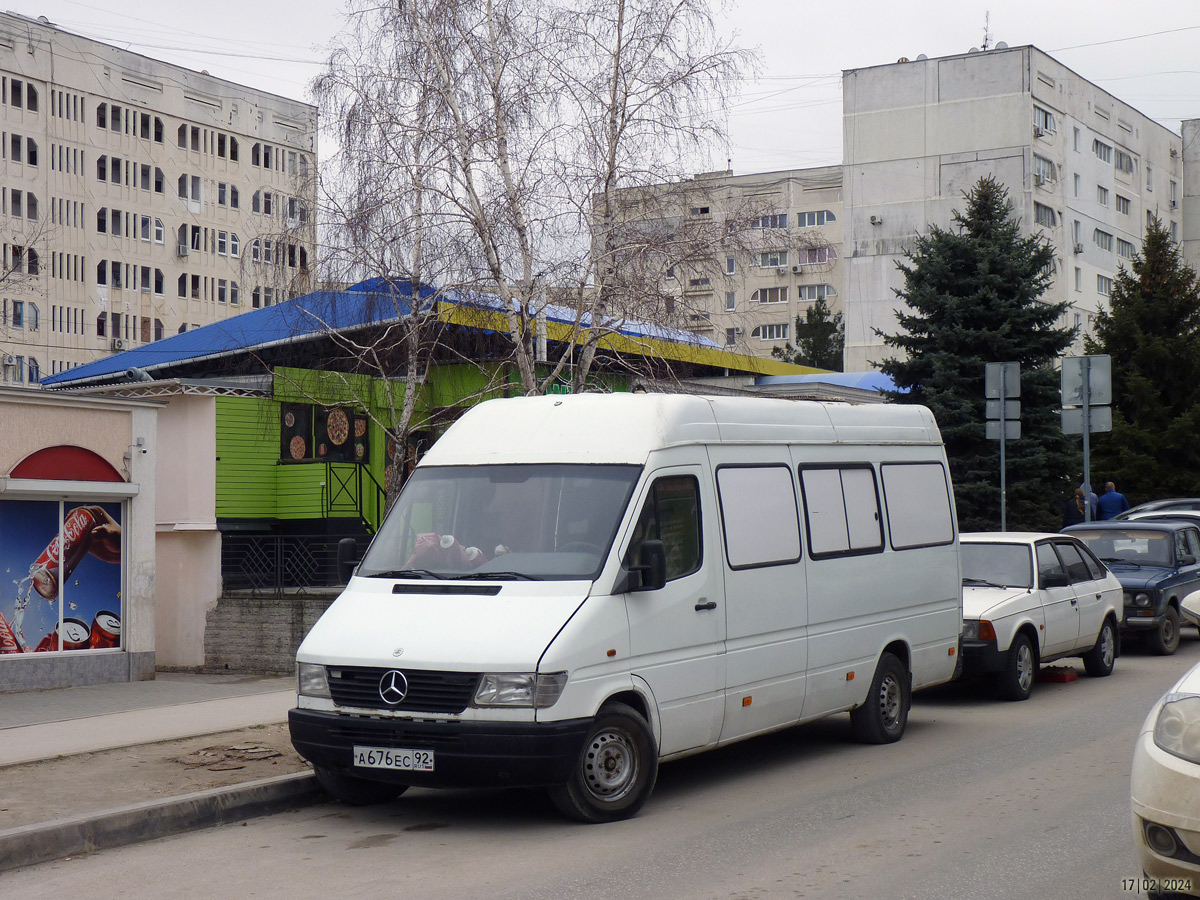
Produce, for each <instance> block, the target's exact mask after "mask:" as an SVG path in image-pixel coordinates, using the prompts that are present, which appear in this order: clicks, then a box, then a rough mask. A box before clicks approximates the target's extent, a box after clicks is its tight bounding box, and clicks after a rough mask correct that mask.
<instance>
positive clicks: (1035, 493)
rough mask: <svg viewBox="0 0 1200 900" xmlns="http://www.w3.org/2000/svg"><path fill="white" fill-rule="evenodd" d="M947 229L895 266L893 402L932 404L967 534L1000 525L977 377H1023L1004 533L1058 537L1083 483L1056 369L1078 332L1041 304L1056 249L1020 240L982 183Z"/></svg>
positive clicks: (994, 449) (1004, 208) (887, 369)
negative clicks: (1002, 366)
mask: <svg viewBox="0 0 1200 900" xmlns="http://www.w3.org/2000/svg"><path fill="white" fill-rule="evenodd" d="M964 199H965V201H966V212H965V213H959V212H958V211H957V210H955V211H954V213H953V217H952V218H953V227H952V228H949V229H943V228H940V227H937V226H931V227H930V229H929V233H928V234H926V235H922V236H920V237H918V238H917V239H916V244H915V247H914V249H913V250H911V251H910V252H908V253H907V254H906V258H907V262H906V263H904V262H901V263H897V266H898V268H899V269H900V270H901V271H902V272H903V273H904V287H903V288H901V289H898V290H897V291H896V296H897V297H898V298H899V299H900V300H901V301H903V303H904V308H902V309H898V310H897V311H896V318H897V321H898V322H899V324H900V327H901V331H900V332H899V333H897V334H894V335H888V334H884V333H883V332H879V331H877V333H878V334H879V335H880V336H881V337H883V338H884V342H885V343H886V344H887V345H888V346H891V347H895V348H896V349H898V350H901V351H903V353H904V356H902V357H893V358H889V359H887V360H885V361H884V362H883V363H882V365H881V366H880V368H881V369H882V371H883V372H884V373H885V374H887V375H889V376H891V378H892V380H893V381H894V382H895V383H896V386H897V390H896V391H895V392H893V393H891V395H890V399H891V400H893V401H894V402H900V403H920V404H923V405H925V406H928V407H929V408H930V409H931V410H932V411H933V414H934V416H935V417H936V419H937V423H938V426H939V427H940V429H941V432H942V438H943V440H944V441H945V444H946V453H947V456H948V457H949V460H950V472H951V476H952V478H953V481H954V496H955V501H956V505H957V507H958V518H959V524H960V527H961V529H962V530H963V531H985V530H996V529H999V527H1000V442H999V441H995V440H988V439H987V438H986V436H985V424H984V423H985V417H986V414H985V406H984V369H985V365H986V364H987V363H990V362H1017V363H1019V364H1020V367H1021V397H1020V403H1021V437H1020V439H1019V440H1016V441H1009V442H1007V444H1006V446H1005V456H1006V467H1005V468H1006V481H1007V491H1006V502H1007V525H1008V528H1009V529H1011V530H1022V529H1028V530H1037V531H1045V530H1049V531H1057V530H1058V529H1059V528H1060V527H1062V514H1061V510H1062V504H1063V502H1064V501H1065V500H1066V499H1067V498H1068V497H1069V496H1071V494H1072V491H1073V489H1074V486H1075V485H1076V484H1078V483H1079V478H1080V465H1079V460H1078V455H1079V454H1078V453H1077V452H1075V451H1074V450H1073V445H1072V444H1071V443H1070V442H1068V440H1067V438H1066V437H1065V436H1064V435H1063V433H1062V427H1061V423H1060V419H1059V413H1058V407H1059V376H1058V372H1057V371H1056V370H1055V368H1054V363H1055V361H1056V359H1057V358H1058V357H1059V356H1060V355H1061V354H1062V352H1063V351H1064V350H1065V349H1066V348H1067V347H1069V346H1070V344H1071V341H1072V339H1073V337H1074V330H1073V329H1065V328H1061V327H1058V325H1057V324H1056V323H1057V322H1058V320H1059V318H1060V317H1061V316H1062V315H1063V313H1064V311H1065V310H1066V308H1067V306H1068V304H1066V303H1045V302H1043V301H1042V300H1041V297H1042V294H1043V293H1044V292H1045V291H1046V289H1047V287H1049V285H1050V283H1051V275H1050V272H1051V269H1052V264H1053V261H1054V248H1053V247H1051V246H1050V244H1049V243H1048V242H1047V241H1046V240H1045V238H1043V237H1042V236H1041V235H1036V236H1026V235H1022V234H1021V228H1020V223H1019V221H1018V220H1017V219H1016V218H1014V216H1013V208H1012V203H1011V202H1009V199H1008V191H1007V190H1006V189H1005V188H1004V187H1003V186H1002V185H1001V184H999V183H998V182H997V181H996V180H995V179H994V178H992V177H990V176H989V177H986V178H983V179H981V180H980V181H979V182H978V183H977V184H976V185H975V187H974V188H973V189H972V190H971V191H970V192H969V193H966V194H965V195H964Z"/></svg>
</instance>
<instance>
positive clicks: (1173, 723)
mask: <svg viewBox="0 0 1200 900" xmlns="http://www.w3.org/2000/svg"><path fill="white" fill-rule="evenodd" d="M1130 797H1131V800H1132V803H1131V805H1132V807H1133V842H1134V844H1135V846H1136V847H1137V853H1138V859H1139V861H1140V862H1141V864H1142V872H1143V873H1144V878H1143V881H1142V883H1140V884H1139V885H1138V887H1139V888H1140V889H1141V890H1144V891H1146V893H1147V894H1148V895H1149V896H1150V897H1151V898H1156V897H1172V896H1180V895H1182V896H1189V897H1200V803H1197V798H1198V797H1200V664H1197V665H1195V666H1193V667H1192V669H1191V670H1190V671H1189V672H1188V673H1187V674H1186V675H1184V676H1183V677H1182V678H1181V679H1179V681H1177V682H1176V683H1175V686H1174V687H1172V688H1171V690H1169V691H1168V692H1167V693H1166V694H1164V695H1163V696H1162V698H1161V699H1160V700H1159V701H1158V702H1157V703H1156V704H1154V708H1153V709H1152V710H1150V715H1149V716H1147V717H1146V721H1145V723H1144V724H1143V725H1142V730H1141V733H1140V734H1139V735H1138V739H1137V743H1136V744H1135V745H1134V748H1133V773H1132V778H1131V779H1130Z"/></svg>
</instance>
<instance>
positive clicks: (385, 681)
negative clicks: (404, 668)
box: [379, 669, 408, 706]
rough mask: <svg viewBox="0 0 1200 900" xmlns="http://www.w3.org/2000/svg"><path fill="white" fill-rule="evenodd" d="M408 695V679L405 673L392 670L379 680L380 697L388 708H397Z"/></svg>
mask: <svg viewBox="0 0 1200 900" xmlns="http://www.w3.org/2000/svg"><path fill="white" fill-rule="evenodd" d="M407 693H408V679H407V678H405V677H404V673H403V672H398V671H397V670H395V669H390V670H388V671H387V672H384V673H383V677H382V678H380V679H379V696H380V698H381V699H382V700H383V702H384V703H386V704H387V705H388V706H395V705H396V704H397V703H400V702H401V701H402V700H404V696H405V694H407Z"/></svg>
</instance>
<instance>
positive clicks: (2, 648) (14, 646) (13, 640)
mask: <svg viewBox="0 0 1200 900" xmlns="http://www.w3.org/2000/svg"><path fill="white" fill-rule="evenodd" d="M20 652H21V645H20V644H19V643H18V642H17V636H16V635H15V634H14V633H13V630H12V626H10V625H9V624H8V620H7V619H5V618H4V613H0V653H20Z"/></svg>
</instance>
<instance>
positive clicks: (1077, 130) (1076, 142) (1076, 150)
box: [1074, 128, 1079, 153]
mask: <svg viewBox="0 0 1200 900" xmlns="http://www.w3.org/2000/svg"><path fill="white" fill-rule="evenodd" d="M1074 147H1075V152H1076V153H1078V152H1079V129H1078V128H1076V129H1075V143H1074Z"/></svg>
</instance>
